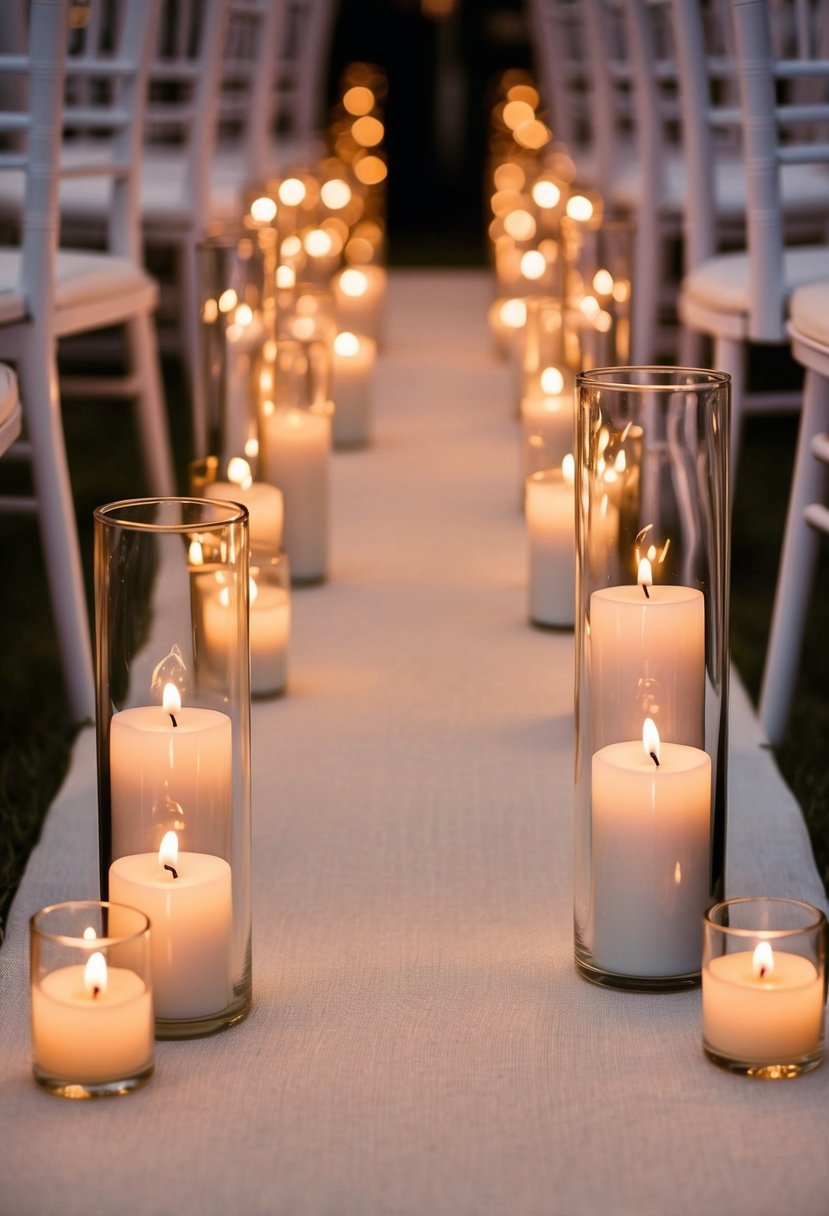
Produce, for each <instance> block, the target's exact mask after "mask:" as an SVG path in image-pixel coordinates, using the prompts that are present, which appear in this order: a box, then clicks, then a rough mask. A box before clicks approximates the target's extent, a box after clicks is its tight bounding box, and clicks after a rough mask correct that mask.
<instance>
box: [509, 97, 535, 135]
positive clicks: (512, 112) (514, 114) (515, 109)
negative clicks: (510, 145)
mask: <svg viewBox="0 0 829 1216" xmlns="http://www.w3.org/2000/svg"><path fill="white" fill-rule="evenodd" d="M503 117H504V122H505V123H506V125H507V126H508V127H509V129H510V131H515V130H516V129H517V128H518V127H520V126H523V124H524V123H526V122H533V120H534V119H535V110H534V109H533V108H532V106H531V105H529V104H528V103H527V102H526V101H508V102H507V104H506V105H505V106H504V112H503Z"/></svg>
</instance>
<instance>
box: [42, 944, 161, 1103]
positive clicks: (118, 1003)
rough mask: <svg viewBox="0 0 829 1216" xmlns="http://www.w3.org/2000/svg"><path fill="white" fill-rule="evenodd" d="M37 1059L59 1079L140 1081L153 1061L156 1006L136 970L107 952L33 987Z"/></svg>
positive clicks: (54, 973) (50, 974) (46, 1071)
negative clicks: (109, 961) (114, 962)
mask: <svg viewBox="0 0 829 1216" xmlns="http://www.w3.org/2000/svg"><path fill="white" fill-rule="evenodd" d="M32 1059H33V1062H34V1065H35V1068H36V1069H37V1070H39V1071H40V1072H42V1073H44V1074H45V1075H47V1076H49V1077H52V1078H54V1079H59V1080H62V1081H67V1082H70V1083H71V1082H75V1083H77V1084H83V1083H88V1084H98V1083H101V1082H106V1081H118V1080H122V1079H124V1078H128V1077H135V1076H137V1075H138V1074H139V1073H141V1072H144V1071H145V1070H146V1069H148V1068H150V1067H151V1065H152V1062H153V1002H152V996H151V994H150V990H149V989H148V988H147V985H146V984H145V983H144V981H143V980H142V979H141V977H140V976H139V975H136V973H135V972H134V971H130V970H127V969H126V968H124V967H109V968H107V965H106V961H105V959H104V956H103V954H101V953H98V952H95V954H93V955H90V958H89V961H88V962H87V963H86V965H84V964H83V963H77V964H73V965H72V966H69V967H60V968H58V969H57V970H56V971H50V972H48V973H47V974H46V975H44V976H42V977H41V978H40V979H39V980H38V981H36V982H35V983H34V984H33V986H32Z"/></svg>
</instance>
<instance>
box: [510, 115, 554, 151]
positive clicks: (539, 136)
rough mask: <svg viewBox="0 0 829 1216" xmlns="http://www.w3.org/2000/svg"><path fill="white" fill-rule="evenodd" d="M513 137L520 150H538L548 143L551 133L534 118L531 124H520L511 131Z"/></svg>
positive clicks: (543, 124) (544, 124)
mask: <svg viewBox="0 0 829 1216" xmlns="http://www.w3.org/2000/svg"><path fill="white" fill-rule="evenodd" d="M513 135H514V137H515V142H516V143H519V144H521V146H522V148H531V149H533V150H538V149H539V148H543V147H544V145H545V144H548V143H549V142H550V140H551V139H552V135H553V133H552V131H551V130H550V128H549V127H548V126H547V124H546V123H543V122H541V121H540V120H539V119H537V118H534V119H533V120H532V122H522V123H521V126H520V127H516V129H515V131H513Z"/></svg>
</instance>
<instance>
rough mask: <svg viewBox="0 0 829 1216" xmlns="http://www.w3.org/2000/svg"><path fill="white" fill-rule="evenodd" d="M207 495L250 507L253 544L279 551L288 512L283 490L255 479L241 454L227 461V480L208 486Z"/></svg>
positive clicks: (250, 531) (206, 496)
mask: <svg viewBox="0 0 829 1216" xmlns="http://www.w3.org/2000/svg"><path fill="white" fill-rule="evenodd" d="M204 496H205V498H218V499H222V500H223V501H225V502H239V503H241V504H242V505H243V506H245V507H247V509H248V515H249V523H248V530H249V535H250V544H251V548H259V549H263V550H266V551H267V552H270V553H278V552H279V550H280V549H281V547H282V532H283V524H284V514H285V512H284V505H283V501H282V491H281V490H280V489H278V488H277V486H272V485H269V484H268V483H266V482H264V481H254V480H253V477H252V476H251V471H250V465H249V464H248V462H247V461H246V460H245V459H243V458H242V457H241V456H234V457H233V458H232V459H231V460H230V461H228V480H227V481H214V482H211V483H210V485H208V486H205V490H204Z"/></svg>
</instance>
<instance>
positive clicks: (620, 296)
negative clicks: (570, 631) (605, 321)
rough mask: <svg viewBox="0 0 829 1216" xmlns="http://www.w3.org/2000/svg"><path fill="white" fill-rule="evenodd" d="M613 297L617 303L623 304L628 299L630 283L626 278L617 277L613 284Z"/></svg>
mask: <svg viewBox="0 0 829 1216" xmlns="http://www.w3.org/2000/svg"><path fill="white" fill-rule="evenodd" d="M613 299H614V300H615V301H616V302H617V304H624V303H625V301H627V300H629V299H630V283H629V282H628V281H627V279H617V280H616V282H615V283H614V284H613Z"/></svg>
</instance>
